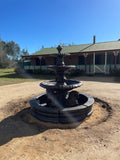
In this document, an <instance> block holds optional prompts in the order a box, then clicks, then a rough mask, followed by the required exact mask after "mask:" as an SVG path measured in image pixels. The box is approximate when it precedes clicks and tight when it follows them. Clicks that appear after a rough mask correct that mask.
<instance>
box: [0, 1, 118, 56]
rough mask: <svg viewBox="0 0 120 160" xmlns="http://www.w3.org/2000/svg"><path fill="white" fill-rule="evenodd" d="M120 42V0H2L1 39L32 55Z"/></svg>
mask: <svg viewBox="0 0 120 160" xmlns="http://www.w3.org/2000/svg"><path fill="white" fill-rule="evenodd" d="M93 35H96V42H106V41H116V40H118V39H120V0H0V37H1V39H2V40H4V41H6V42H8V41H12V40H13V41H15V43H18V44H19V46H20V48H21V49H23V48H25V49H27V50H28V52H29V53H30V54H32V53H34V52H36V51H38V50H40V49H41V48H42V46H44V47H45V48H49V47H52V46H53V47H54V46H57V45H58V44H59V43H60V42H61V43H66V44H72V43H74V44H75V45H79V44H89V43H92V42H93Z"/></svg>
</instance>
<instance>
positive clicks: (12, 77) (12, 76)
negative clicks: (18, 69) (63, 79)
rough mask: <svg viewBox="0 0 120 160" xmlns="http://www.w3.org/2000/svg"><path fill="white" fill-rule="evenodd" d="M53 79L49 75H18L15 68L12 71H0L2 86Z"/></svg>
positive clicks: (0, 83)
mask: <svg viewBox="0 0 120 160" xmlns="http://www.w3.org/2000/svg"><path fill="white" fill-rule="evenodd" d="M43 79H51V77H50V76H48V75H44V76H43V75H40V74H27V73H25V74H20V75H19V74H16V73H15V72H14V68H11V69H0V86H2V85H8V84H16V83H23V82H33V81H37V80H43Z"/></svg>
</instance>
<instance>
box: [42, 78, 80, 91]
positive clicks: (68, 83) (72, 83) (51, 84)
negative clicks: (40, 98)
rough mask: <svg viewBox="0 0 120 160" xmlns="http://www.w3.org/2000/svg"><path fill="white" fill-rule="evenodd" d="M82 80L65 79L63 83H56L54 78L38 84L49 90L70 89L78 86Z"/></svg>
mask: <svg viewBox="0 0 120 160" xmlns="http://www.w3.org/2000/svg"><path fill="white" fill-rule="evenodd" d="M81 85H82V82H80V81H77V80H65V81H64V83H62V84H60V83H57V82H56V80H50V81H44V82H41V83H40V86H41V87H43V88H46V89H50V90H71V89H74V88H77V87H80V86H81Z"/></svg>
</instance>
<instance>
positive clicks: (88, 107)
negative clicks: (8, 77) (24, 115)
mask: <svg viewBox="0 0 120 160" xmlns="http://www.w3.org/2000/svg"><path fill="white" fill-rule="evenodd" d="M57 50H58V54H56V55H55V56H57V64H56V65H50V66H48V69H50V70H53V71H55V72H56V79H55V80H49V81H44V82H42V83H40V86H41V87H43V88H45V89H46V93H43V94H40V95H37V96H35V97H34V98H33V99H32V100H30V105H31V114H32V115H33V116H34V117H35V118H37V119H38V120H40V121H43V122H51V123H57V124H58V123H60V124H73V123H78V122H81V121H82V120H84V119H85V118H86V117H87V116H90V115H91V113H92V112H93V107H92V106H93V103H94V99H93V98H92V97H91V96H89V95H86V94H83V93H79V92H78V91H75V90H72V89H74V88H77V87H80V86H81V85H82V82H80V81H77V80H68V79H67V78H66V77H65V75H64V72H65V71H67V70H69V69H72V68H74V67H75V66H73V65H65V63H64V56H69V55H68V54H62V53H61V50H62V47H61V46H60V45H59V46H58V47H57ZM71 90H72V91H71Z"/></svg>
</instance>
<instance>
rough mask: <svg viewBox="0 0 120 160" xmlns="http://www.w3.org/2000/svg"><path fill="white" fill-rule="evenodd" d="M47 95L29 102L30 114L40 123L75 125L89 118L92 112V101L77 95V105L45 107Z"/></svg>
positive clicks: (87, 97) (90, 98)
mask: <svg viewBox="0 0 120 160" xmlns="http://www.w3.org/2000/svg"><path fill="white" fill-rule="evenodd" d="M47 100H48V98H47V94H46V93H45V94H40V95H38V96H35V97H34V98H33V99H32V100H31V101H30V105H31V114H32V115H33V116H34V117H35V118H37V119H38V120H40V121H43V122H52V123H63V124H68V123H77V122H80V121H82V120H83V119H85V118H86V117H87V116H90V115H91V113H92V112H93V108H92V105H93V103H94V99H93V98H92V97H91V96H89V95H86V94H82V93H79V105H77V106H74V107H66V106H62V105H61V104H58V105H57V106H56V107H54V106H53V107H50V106H48V105H47V103H46V102H47Z"/></svg>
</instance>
